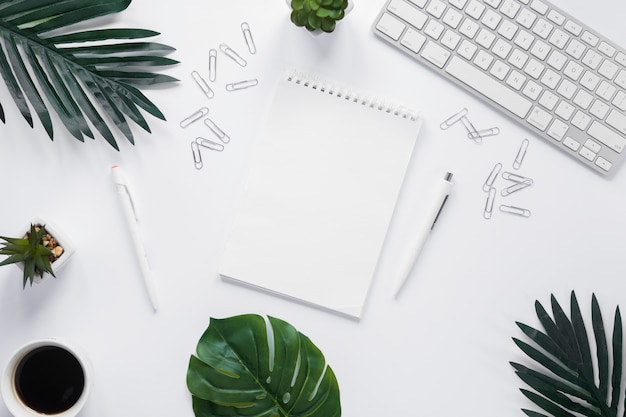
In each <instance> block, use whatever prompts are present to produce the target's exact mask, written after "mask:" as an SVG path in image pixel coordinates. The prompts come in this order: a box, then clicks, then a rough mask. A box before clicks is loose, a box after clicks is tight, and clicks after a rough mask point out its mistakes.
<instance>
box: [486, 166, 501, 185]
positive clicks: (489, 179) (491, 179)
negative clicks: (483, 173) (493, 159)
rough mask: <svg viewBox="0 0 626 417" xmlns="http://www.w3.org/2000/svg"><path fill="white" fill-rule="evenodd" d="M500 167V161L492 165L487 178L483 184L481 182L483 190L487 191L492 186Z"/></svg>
mask: <svg viewBox="0 0 626 417" xmlns="http://www.w3.org/2000/svg"><path fill="white" fill-rule="evenodd" d="M501 169H502V164H501V163H500V162H498V163H497V164H495V165H494V167H493V169H492V170H491V173H490V174H489V176H488V177H487V180H486V181H485V184H483V191H485V192H489V190H490V189H491V188H492V187H493V183H494V181H495V180H496V178H497V177H498V174H499V173H500V170H501Z"/></svg>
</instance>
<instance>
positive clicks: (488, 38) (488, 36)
mask: <svg viewBox="0 0 626 417" xmlns="http://www.w3.org/2000/svg"><path fill="white" fill-rule="evenodd" d="M495 39H496V35H494V34H493V33H492V32H491V31H489V30H487V29H485V28H483V29H481V30H480V32H478V35H477V36H476V43H477V44H479V45H480V46H482V47H483V48H485V49H489V48H491V45H492V44H493V41H494V40H495Z"/></svg>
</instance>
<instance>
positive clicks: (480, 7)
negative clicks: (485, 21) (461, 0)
mask: <svg viewBox="0 0 626 417" xmlns="http://www.w3.org/2000/svg"><path fill="white" fill-rule="evenodd" d="M484 11H485V5H484V4H482V3H479V2H477V1H476V0H470V3H469V4H468V5H467V7H466V8H465V13H467V14H468V15H469V16H471V17H473V18H474V19H476V20H479V19H480V16H482V14H483V12H484Z"/></svg>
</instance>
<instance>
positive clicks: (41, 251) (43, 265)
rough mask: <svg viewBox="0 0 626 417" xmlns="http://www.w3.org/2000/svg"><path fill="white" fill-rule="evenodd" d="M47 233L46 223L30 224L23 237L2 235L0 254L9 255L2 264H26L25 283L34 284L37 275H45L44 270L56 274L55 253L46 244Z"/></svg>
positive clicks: (0, 264) (0, 263)
mask: <svg viewBox="0 0 626 417" xmlns="http://www.w3.org/2000/svg"><path fill="white" fill-rule="evenodd" d="M45 235H46V229H45V226H44V225H40V226H36V225H34V224H31V225H30V231H29V232H28V233H27V234H26V236H24V237H23V238H12V237H4V236H0V239H2V240H4V242H0V245H2V246H1V247H0V255H8V256H9V257H8V258H6V259H5V260H4V261H2V262H0V266H3V265H9V264H14V263H20V262H22V263H23V265H24V284H23V286H24V287H26V282H30V285H33V279H34V278H35V276H39V277H43V274H44V272H46V273H48V274H50V275H52V276H54V271H53V270H52V264H51V258H53V257H54V256H55V255H54V254H53V253H52V251H51V250H50V249H48V248H47V247H46V246H44V243H43V237H44V236H45Z"/></svg>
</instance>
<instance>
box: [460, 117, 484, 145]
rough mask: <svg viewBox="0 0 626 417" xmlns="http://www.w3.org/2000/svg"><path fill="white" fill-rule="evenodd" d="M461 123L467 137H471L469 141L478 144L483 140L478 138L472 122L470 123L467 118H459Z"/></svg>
mask: <svg viewBox="0 0 626 417" xmlns="http://www.w3.org/2000/svg"><path fill="white" fill-rule="evenodd" d="M461 122H462V123H463V126H465V129H466V130H467V136H468V137H471V139H472V140H473V141H474V142H476V143H479V142H481V141H482V140H483V137H482V136H480V134H479V133H478V131H477V130H476V128H475V127H474V125H473V124H472V122H470V120H469V119H468V118H467V117H465V116H463V117H461Z"/></svg>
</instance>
